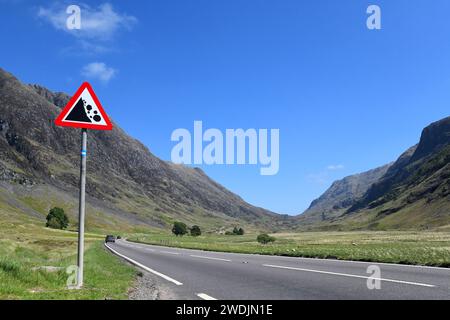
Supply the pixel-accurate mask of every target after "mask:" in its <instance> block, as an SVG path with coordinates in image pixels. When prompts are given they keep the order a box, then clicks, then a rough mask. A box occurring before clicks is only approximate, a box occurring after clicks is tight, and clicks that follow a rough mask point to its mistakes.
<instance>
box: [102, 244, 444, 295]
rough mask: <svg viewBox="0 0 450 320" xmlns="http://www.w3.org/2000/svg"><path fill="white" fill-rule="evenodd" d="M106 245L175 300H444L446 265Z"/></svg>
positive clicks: (150, 246) (135, 245) (140, 245)
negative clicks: (160, 283) (164, 286)
mask: <svg viewBox="0 0 450 320" xmlns="http://www.w3.org/2000/svg"><path fill="white" fill-rule="evenodd" d="M107 246H108V247H109V248H110V249H112V251H113V252H114V253H116V254H119V255H121V256H122V258H126V259H128V260H129V259H131V260H132V262H134V263H135V264H137V265H138V266H139V267H141V268H144V269H146V270H147V271H149V272H151V273H153V274H155V275H156V276H158V277H161V278H162V279H164V280H163V281H166V282H167V284H168V285H169V286H171V287H173V291H174V293H175V294H176V296H177V297H179V298H180V299H205V300H207V299H217V300H260V299H261V300H278V299H286V300H303V299H321V300H322V299H388V300H391V299H405V300H410V299H446V300H450V269H445V268H433V267H418V266H405V265H395V264H383V263H366V262H352V261H337V260H323V259H308V258H290V257H278V256H262V255H252V254H235V253H222V252H208V251H201V250H190V249H178V248H167V247H160V246H153V245H144V244H138V243H132V242H127V241H124V240H119V241H117V242H116V243H108V244H107ZM374 266H375V267H374ZM378 268H379V269H378ZM374 270H375V271H377V270H379V271H380V274H374V273H373V272H374ZM368 272H370V273H368ZM370 277H372V278H370ZM368 284H369V286H368ZM378 284H379V286H378ZM369 287H371V288H372V289H369ZM377 287H378V288H379V289H377Z"/></svg>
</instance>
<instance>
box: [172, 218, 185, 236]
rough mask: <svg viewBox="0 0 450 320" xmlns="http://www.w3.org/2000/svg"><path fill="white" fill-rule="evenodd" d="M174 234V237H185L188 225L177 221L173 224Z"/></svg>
mask: <svg viewBox="0 0 450 320" xmlns="http://www.w3.org/2000/svg"><path fill="white" fill-rule="evenodd" d="M172 233H173V234H174V235H176V236H177V237H178V236H183V235H185V234H186V233H187V226H186V224H185V223H183V222H179V221H175V222H174V223H173V227H172Z"/></svg>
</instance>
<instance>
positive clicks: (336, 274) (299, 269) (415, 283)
mask: <svg viewBox="0 0 450 320" xmlns="http://www.w3.org/2000/svg"><path fill="white" fill-rule="evenodd" d="M263 266H264V267H269V268H278V269H288V270H296V271H305V272H314V273H323V274H331V275H334V276H342V277H350V278H360V279H369V278H370V279H374V280H380V281H386V282H394V283H402V284H410V285H414V286H421V287H428V288H434V287H436V286H435V285H432V284H426V283H420V282H409V281H402V280H394V279H385V278H372V277H367V276H358V275H355V274H347V273H338V272H329V271H321V270H313V269H303V268H294V267H285V266H276V265H272V264H263Z"/></svg>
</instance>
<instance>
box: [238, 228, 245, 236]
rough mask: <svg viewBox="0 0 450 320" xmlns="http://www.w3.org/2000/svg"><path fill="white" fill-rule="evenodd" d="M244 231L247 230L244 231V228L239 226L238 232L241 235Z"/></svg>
mask: <svg viewBox="0 0 450 320" xmlns="http://www.w3.org/2000/svg"><path fill="white" fill-rule="evenodd" d="M244 233H245V232H244V229H242V228H239V229H238V233H237V234H238V235H239V236H243V235H244Z"/></svg>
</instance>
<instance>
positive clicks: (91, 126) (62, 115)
mask: <svg viewBox="0 0 450 320" xmlns="http://www.w3.org/2000/svg"><path fill="white" fill-rule="evenodd" d="M84 89H87V90H88V91H89V94H90V95H91V96H92V99H93V100H94V102H95V104H96V105H97V107H98V111H100V113H101V115H102V116H103V119H104V120H105V122H106V126H102V125H98V124H92V123H82V122H71V121H63V119H64V118H65V116H66V115H67V113H69V112H70V110H71V109H72V107H73V105H74V104H75V103H76V102H77V101H78V99H79V98H80V96H81V94H82V93H83V91H84ZM55 124H56V125H57V126H61V127H71V128H82V129H93V130H112V128H113V125H112V123H111V120H109V118H108V115H107V114H106V112H105V110H103V107H102V105H101V103H100V101H99V100H98V98H97V95H96V94H95V92H94V90H93V89H92V86H91V85H90V84H89V82H83V84H82V85H81V86H80V88H78V90H77V92H75V94H74V95H73V97H72V98H70V100H69V102H68V103H67V105H66V106H65V107H64V108H63V110H62V111H61V113H60V114H59V116H58V117H57V118H56V120H55Z"/></svg>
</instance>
